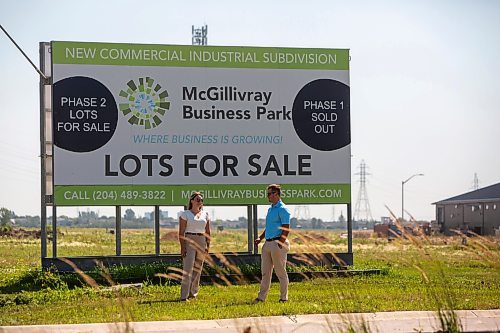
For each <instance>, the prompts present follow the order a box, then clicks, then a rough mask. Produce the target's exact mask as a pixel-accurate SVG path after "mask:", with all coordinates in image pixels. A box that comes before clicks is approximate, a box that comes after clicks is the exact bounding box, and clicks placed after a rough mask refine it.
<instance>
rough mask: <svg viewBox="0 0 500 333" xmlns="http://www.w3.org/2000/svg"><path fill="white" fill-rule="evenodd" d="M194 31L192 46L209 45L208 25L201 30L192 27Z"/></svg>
mask: <svg viewBox="0 0 500 333" xmlns="http://www.w3.org/2000/svg"><path fill="white" fill-rule="evenodd" d="M191 30H192V40H191V42H192V44H193V45H207V42H208V38H207V35H208V25H206V24H205V25H204V26H202V27H201V28H198V27H197V28H195V27H194V25H193V26H191Z"/></svg>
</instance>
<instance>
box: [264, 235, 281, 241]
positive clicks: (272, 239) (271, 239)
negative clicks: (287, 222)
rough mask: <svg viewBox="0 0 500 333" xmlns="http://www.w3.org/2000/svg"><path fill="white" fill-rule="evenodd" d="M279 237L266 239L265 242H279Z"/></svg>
mask: <svg viewBox="0 0 500 333" xmlns="http://www.w3.org/2000/svg"><path fill="white" fill-rule="evenodd" d="M280 238H281V236H279V237H274V238H266V242H270V241H274V240H279V239H280Z"/></svg>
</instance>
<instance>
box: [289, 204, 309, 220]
mask: <svg viewBox="0 0 500 333" xmlns="http://www.w3.org/2000/svg"><path fill="white" fill-rule="evenodd" d="M293 216H294V217H295V218H296V219H297V220H309V219H310V217H311V215H310V214H309V206H295V209H294V211H293Z"/></svg>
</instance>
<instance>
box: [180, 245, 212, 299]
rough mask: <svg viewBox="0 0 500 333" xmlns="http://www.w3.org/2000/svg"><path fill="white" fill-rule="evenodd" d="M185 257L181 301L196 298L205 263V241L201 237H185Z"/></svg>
mask: <svg viewBox="0 0 500 333" xmlns="http://www.w3.org/2000/svg"><path fill="white" fill-rule="evenodd" d="M185 237H186V256H185V257H184V258H183V260H182V271H183V272H182V283H181V299H187V298H191V297H196V296H197V295H198V290H199V289H200V276H201V271H202V269H203V262H204V261H205V255H206V252H205V249H206V248H207V241H206V238H205V236H203V235H186V236H185Z"/></svg>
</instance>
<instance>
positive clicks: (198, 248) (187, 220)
mask: <svg viewBox="0 0 500 333" xmlns="http://www.w3.org/2000/svg"><path fill="white" fill-rule="evenodd" d="M179 242H180V244H181V256H182V265H183V267H182V270H183V273H182V283H181V298H180V300H181V301H186V300H187V299H188V298H196V296H197V295H198V290H199V287H200V276H201V270H202V269H203V261H204V260H205V255H206V254H207V253H208V250H209V248H210V218H209V216H208V212H205V211H203V196H202V195H201V193H200V192H193V193H192V194H191V196H190V197H189V204H188V210H185V211H183V212H182V213H181V215H180V216H179Z"/></svg>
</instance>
